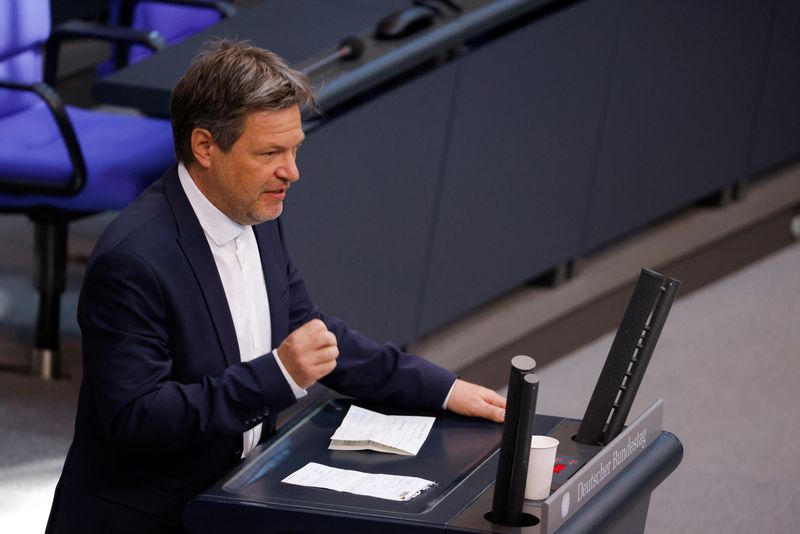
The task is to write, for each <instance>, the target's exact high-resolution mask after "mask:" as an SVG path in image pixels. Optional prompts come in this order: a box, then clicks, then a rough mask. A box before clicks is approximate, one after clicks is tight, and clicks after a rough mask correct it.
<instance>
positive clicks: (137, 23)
mask: <svg viewBox="0 0 800 534" xmlns="http://www.w3.org/2000/svg"><path fill="white" fill-rule="evenodd" d="M236 12H237V10H236V8H235V7H234V6H233V4H232V3H231V2H230V1H227V0H111V2H110V4H109V20H110V22H111V23H112V24H115V25H117V26H122V27H130V28H134V29H137V30H142V31H155V32H158V34H159V35H161V36H162V37H163V38H164V40H165V41H166V43H167V44H174V43H177V42H180V41H182V40H183V39H185V38H186V37H189V36H190V35H192V34H194V33H197V32H199V31H200V30H202V29H204V28H207V27H208V26H211V25H213V24H216V23H217V22H219V21H220V20H221V19H223V18H225V17H229V16H231V15H233V14H235V13H236ZM152 53H153V51H152V50H151V49H149V48H148V47H146V46H141V45H134V46H130V47H128V46H126V45H122V46H118V47H117V48H116V51H115V57H114V59H113V62H114V63H115V64H116V65H115V67H116V68H120V67H123V66H125V65H129V64H133V63H136V62H138V61H141V60H142V59H144V58H146V57H148V56H150V55H151V54H152ZM109 70H113V69H109V66H108V65H104V66H102V67H101V74H102V73H106V72H108V71H109Z"/></svg>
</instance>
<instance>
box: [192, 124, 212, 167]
mask: <svg viewBox="0 0 800 534" xmlns="http://www.w3.org/2000/svg"><path fill="white" fill-rule="evenodd" d="M213 145H214V136H213V135H211V132H209V131H208V130H206V129H205V128H195V129H194V130H192V154H193V155H194V160H195V161H196V162H197V164H198V165H200V166H201V167H203V168H204V169H208V168H209V167H210V166H211V151H212V147H213Z"/></svg>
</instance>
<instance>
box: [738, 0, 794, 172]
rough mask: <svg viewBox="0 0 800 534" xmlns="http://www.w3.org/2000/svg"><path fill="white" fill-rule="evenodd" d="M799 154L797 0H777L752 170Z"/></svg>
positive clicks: (755, 135) (760, 170) (760, 169)
mask: <svg viewBox="0 0 800 534" xmlns="http://www.w3.org/2000/svg"><path fill="white" fill-rule="evenodd" d="M798 155H800V2H798V1H797V0H778V1H777V3H776V6H775V15H774V18H773V23H772V39H771V41H770V49H769V56H768V58H767V66H766V69H765V78H764V87H763V89H762V93H761V100H760V102H759V109H758V116H757V120H756V126H755V134H754V139H753V152H752V160H751V163H750V172H751V174H756V173H759V172H762V171H765V170H767V169H769V168H770V167H772V166H774V165H776V164H778V163H783V162H785V161H786V160H788V159H791V158H794V157H797V156H798Z"/></svg>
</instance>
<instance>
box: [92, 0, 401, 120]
mask: <svg viewBox="0 0 800 534" xmlns="http://www.w3.org/2000/svg"><path fill="white" fill-rule="evenodd" d="M408 3H409V2H408V1H407V0H381V1H380V2H375V1H370V0H265V1H264V2H261V3H258V4H255V5H253V6H250V7H248V8H246V9H243V10H242V11H241V12H239V13H238V14H237V15H235V16H233V17H231V18H229V19H227V20H224V21H222V22H220V23H219V24H216V25H214V26H212V27H211V28H208V29H206V30H205V31H203V32H200V33H198V34H196V35H194V36H192V37H190V38H189V39H186V40H185V41H183V42H181V43H179V44H177V45H175V46H171V47H169V48H167V49H166V50H163V51H161V52H159V53H158V54H156V55H154V56H152V57H150V58H148V59H146V60H145V61H142V62H140V63H137V64H135V65H132V66H130V67H128V68H125V69H123V70H121V71H119V72H116V73H114V74H112V75H110V76H108V77H107V78H104V79H102V80H99V81H98V82H97V83H96V84H95V85H94V88H93V91H92V92H93V95H94V97H95V98H96V99H97V100H98V101H100V102H104V103H107V104H114V105H121V106H131V107H136V108H138V109H141V110H142V111H144V112H145V113H147V114H151V115H158V116H166V115H167V114H168V110H169V95H170V91H172V87H173V86H174V85H175V83H176V82H177V81H178V78H180V76H181V75H182V74H183V72H184V71H185V70H186V68H187V67H188V66H189V62H190V61H191V59H192V58H193V57H194V55H195V54H196V52H197V50H198V48H200V46H201V45H202V44H203V43H204V42H205V41H207V40H209V39H213V38H219V37H225V38H232V39H247V40H250V41H252V42H253V43H254V44H255V45H257V46H259V47H262V48H267V49H269V50H272V51H273V52H275V53H277V54H278V55H280V56H281V57H283V59H284V60H286V61H287V62H288V63H289V64H290V65H292V66H295V67H296V66H297V65H298V64H299V63H301V62H302V61H304V60H306V59H308V58H311V57H313V56H314V55H315V54H318V53H319V52H321V51H323V50H326V49H329V48H331V47H335V46H336V45H337V44H338V43H339V42H340V41H341V40H342V39H343V38H344V37H346V36H348V35H351V34H354V33H358V32H360V31H362V30H365V29H367V28H372V27H374V26H375V24H376V23H377V21H379V20H380V19H381V18H382V17H383V16H384V15H386V14H387V13H391V12H392V11H393V10H395V9H398V8H399V7H402V6H406V5H408Z"/></svg>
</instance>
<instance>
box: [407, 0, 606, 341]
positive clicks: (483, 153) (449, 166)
mask: <svg viewBox="0 0 800 534" xmlns="http://www.w3.org/2000/svg"><path fill="white" fill-rule="evenodd" d="M613 4H615V2H614V1H608V0H605V1H587V2H583V3H580V4H578V5H576V6H573V7H572V8H569V9H568V10H565V11H563V12H559V13H558V14H556V15H554V16H551V17H548V18H546V19H544V20H542V21H540V22H537V23H535V24H532V25H529V26H526V27H523V28H521V29H518V30H516V31H515V32H514V33H513V34H510V35H507V36H503V37H502V38H501V39H498V40H497V41H494V42H491V43H489V44H486V45H484V46H483V47H481V48H480V49H478V50H475V51H474V52H472V53H470V54H469V55H467V56H466V57H464V58H462V59H460V60H458V62H457V65H458V68H459V81H458V97H457V100H456V102H455V113H454V120H453V124H452V127H451V130H450V137H451V140H450V142H449V146H448V152H447V160H446V169H445V172H444V181H443V186H442V191H441V196H440V201H439V206H438V210H437V219H436V226H435V227H434V245H433V249H432V255H431V260H430V270H429V273H428V277H427V280H426V286H425V287H426V291H425V293H424V298H423V302H422V308H421V319H420V327H419V333H424V332H426V331H430V330H431V329H433V328H435V327H437V326H440V325H442V324H443V323H445V322H447V321H450V320H452V319H454V318H456V317H457V316H459V315H461V314H463V313H466V312H468V311H469V310H470V309H472V308H474V307H475V306H477V305H479V304H481V303H483V302H486V301H487V300H489V299H491V298H494V297H496V296H498V295H500V294H502V293H503V292H505V291H507V290H509V289H511V288H513V287H515V286H517V285H519V284H522V283H524V282H525V281H527V280H529V279H531V278H533V277H534V276H536V275H537V274H540V273H542V272H544V271H545V270H547V269H549V268H551V267H553V266H555V265H557V264H559V263H561V262H562V261H564V260H566V259H568V258H570V257H573V256H575V255H576V254H577V252H578V247H579V240H580V231H581V228H582V226H583V217H584V211H585V207H586V195H587V190H588V185H589V179H590V173H591V165H592V158H593V154H594V150H595V144H596V138H597V132H598V128H599V121H600V118H601V115H602V97H603V93H604V90H605V80H606V69H607V66H608V63H609V58H610V54H611V43H612V35H613V23H614V10H613V9H612V8H611V6H612V5H613Z"/></svg>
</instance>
